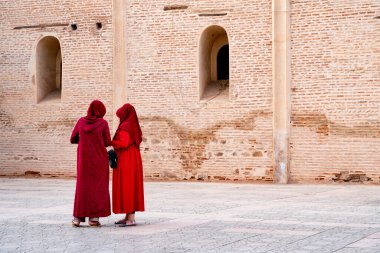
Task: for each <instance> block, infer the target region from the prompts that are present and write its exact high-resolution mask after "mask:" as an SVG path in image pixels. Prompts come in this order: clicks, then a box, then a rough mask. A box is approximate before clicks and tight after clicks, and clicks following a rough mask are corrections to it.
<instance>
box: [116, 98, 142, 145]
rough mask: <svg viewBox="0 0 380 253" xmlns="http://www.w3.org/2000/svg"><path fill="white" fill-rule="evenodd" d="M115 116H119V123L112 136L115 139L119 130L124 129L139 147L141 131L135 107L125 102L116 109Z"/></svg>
mask: <svg viewBox="0 0 380 253" xmlns="http://www.w3.org/2000/svg"><path fill="white" fill-rule="evenodd" d="M116 116H117V117H119V118H120V124H119V127H118V128H117V130H116V133H115V136H114V137H113V138H114V139H115V137H116V136H117V134H118V133H119V132H120V131H126V132H127V133H128V134H129V137H130V138H131V139H132V141H133V143H134V144H135V145H136V146H137V147H140V143H141V141H142V132H141V128H140V124H139V119H138V118H137V114H136V110H135V108H134V107H133V106H132V105H131V104H125V105H123V106H122V107H120V108H119V109H118V110H117V111H116Z"/></svg>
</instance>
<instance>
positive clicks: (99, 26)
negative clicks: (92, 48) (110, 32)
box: [96, 22, 102, 30]
mask: <svg viewBox="0 0 380 253" xmlns="http://www.w3.org/2000/svg"><path fill="white" fill-rule="evenodd" d="M96 29H98V30H100V29H102V23H100V22H98V23H96Z"/></svg>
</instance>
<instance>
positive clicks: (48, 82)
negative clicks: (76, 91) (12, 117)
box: [36, 36, 62, 103]
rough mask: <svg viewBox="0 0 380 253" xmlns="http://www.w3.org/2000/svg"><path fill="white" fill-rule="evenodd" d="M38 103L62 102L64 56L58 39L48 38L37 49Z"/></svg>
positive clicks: (43, 39) (42, 40) (40, 42)
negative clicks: (45, 101)
mask: <svg viewBox="0 0 380 253" xmlns="http://www.w3.org/2000/svg"><path fill="white" fill-rule="evenodd" d="M36 84H37V103H39V102H41V101H44V100H60V98H61V90H62V54H61V46H60V43H59V41H58V39H57V38H55V37H53V36H46V37H44V38H42V39H41V40H40V41H39V42H38V44H37V48H36Z"/></svg>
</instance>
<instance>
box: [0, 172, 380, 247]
mask: <svg viewBox="0 0 380 253" xmlns="http://www.w3.org/2000/svg"><path fill="white" fill-rule="evenodd" d="M74 186H75V181H73V180H55V179H54V180H53V179H5V178H2V179H1V178H0V252H139V253H140V252H149V253H151V252H344V253H346V252H347V253H348V252H361V253H362V252H364V253H365V252H380V186H366V185H341V184H340V185H255V184H221V183H195V182H187V183H186V182H173V183H167V182H155V183H152V182H149V183H145V188H146V189H145V196H146V206H147V211H146V212H144V213H138V214H137V222H138V226H136V227H128V228H119V227H114V225H113V222H114V221H115V220H117V219H118V218H121V217H120V216H117V215H112V216H111V217H108V218H104V219H101V222H102V224H103V226H102V227H101V228H91V227H88V226H87V224H86V226H84V227H81V228H74V227H72V226H71V224H70V221H71V213H72V204H73V196H74Z"/></svg>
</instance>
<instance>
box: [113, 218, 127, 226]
mask: <svg viewBox="0 0 380 253" xmlns="http://www.w3.org/2000/svg"><path fill="white" fill-rule="evenodd" d="M126 222H127V219H126V218H124V219H121V220H118V221H116V222H115V225H124V224H125V223H126Z"/></svg>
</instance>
